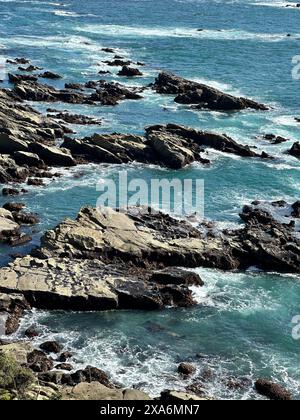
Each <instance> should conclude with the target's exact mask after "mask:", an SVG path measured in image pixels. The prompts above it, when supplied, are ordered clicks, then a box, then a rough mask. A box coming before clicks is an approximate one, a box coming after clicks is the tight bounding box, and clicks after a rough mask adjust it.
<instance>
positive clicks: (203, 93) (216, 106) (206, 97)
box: [153, 73, 268, 111]
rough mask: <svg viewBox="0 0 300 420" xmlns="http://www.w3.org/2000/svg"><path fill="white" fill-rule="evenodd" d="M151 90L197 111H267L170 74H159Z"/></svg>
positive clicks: (242, 99)
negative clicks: (166, 95)
mask: <svg viewBox="0 0 300 420" xmlns="http://www.w3.org/2000/svg"><path fill="white" fill-rule="evenodd" d="M153 89H155V90H156V92H157V93H160V94H168V95H177V96H176V97H175V102H178V103H180V104H191V105H195V106H196V107H197V108H199V109H202V108H206V109H211V110H213V111H239V110H242V109H247V108H250V109H255V110H261V111H265V110H267V109H268V107H266V106H265V105H263V104H259V103H257V102H255V101H252V100H250V99H246V98H237V97H235V96H232V95H229V94H227V93H224V92H221V91H219V90H217V89H215V88H212V87H210V86H206V85H204V84H201V83H198V82H193V81H190V80H186V79H183V78H181V77H178V76H175V75H173V74H170V73H160V74H159V76H158V77H157V79H156V80H155V83H154V85H153Z"/></svg>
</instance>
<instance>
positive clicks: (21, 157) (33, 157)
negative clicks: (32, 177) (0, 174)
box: [13, 151, 45, 168]
mask: <svg viewBox="0 0 300 420" xmlns="http://www.w3.org/2000/svg"><path fill="white" fill-rule="evenodd" d="M13 157H14V159H15V161H16V163H17V164H18V165H28V166H29V167H36V168H44V167H45V163H44V162H43V160H42V159H40V157H39V156H38V155H37V154H35V153H30V152H22V151H18V152H15V153H14V155H13Z"/></svg>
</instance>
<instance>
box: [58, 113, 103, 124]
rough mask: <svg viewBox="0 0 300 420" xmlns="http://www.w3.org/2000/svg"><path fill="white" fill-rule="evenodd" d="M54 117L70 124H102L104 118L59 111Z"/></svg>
mask: <svg viewBox="0 0 300 420" xmlns="http://www.w3.org/2000/svg"><path fill="white" fill-rule="evenodd" d="M52 118H55V119H58V120H62V121H64V122H66V123H68V124H78V125H101V124H102V120H99V119H96V118H92V117H88V116H86V115H77V114H69V113H63V112H61V113H58V114H56V115H52Z"/></svg>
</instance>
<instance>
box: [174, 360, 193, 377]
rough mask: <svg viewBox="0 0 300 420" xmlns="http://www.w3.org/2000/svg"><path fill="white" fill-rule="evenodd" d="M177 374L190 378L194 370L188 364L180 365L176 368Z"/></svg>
mask: <svg viewBox="0 0 300 420" xmlns="http://www.w3.org/2000/svg"><path fill="white" fill-rule="evenodd" d="M178 372H179V373H181V374H182V375H186V376H190V375H193V374H194V373H195V372H196V368H195V366H194V365H192V364H190V363H180V365H179V366H178Z"/></svg>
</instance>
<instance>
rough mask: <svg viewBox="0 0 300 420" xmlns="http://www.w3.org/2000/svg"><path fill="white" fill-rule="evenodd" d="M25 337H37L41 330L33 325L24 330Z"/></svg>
mask: <svg viewBox="0 0 300 420" xmlns="http://www.w3.org/2000/svg"><path fill="white" fill-rule="evenodd" d="M24 335H25V337H28V338H31V339H32V338H36V337H38V336H39V332H38V330H37V328H36V326H35V325H31V326H30V327H29V328H27V330H26V331H25V332H24Z"/></svg>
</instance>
